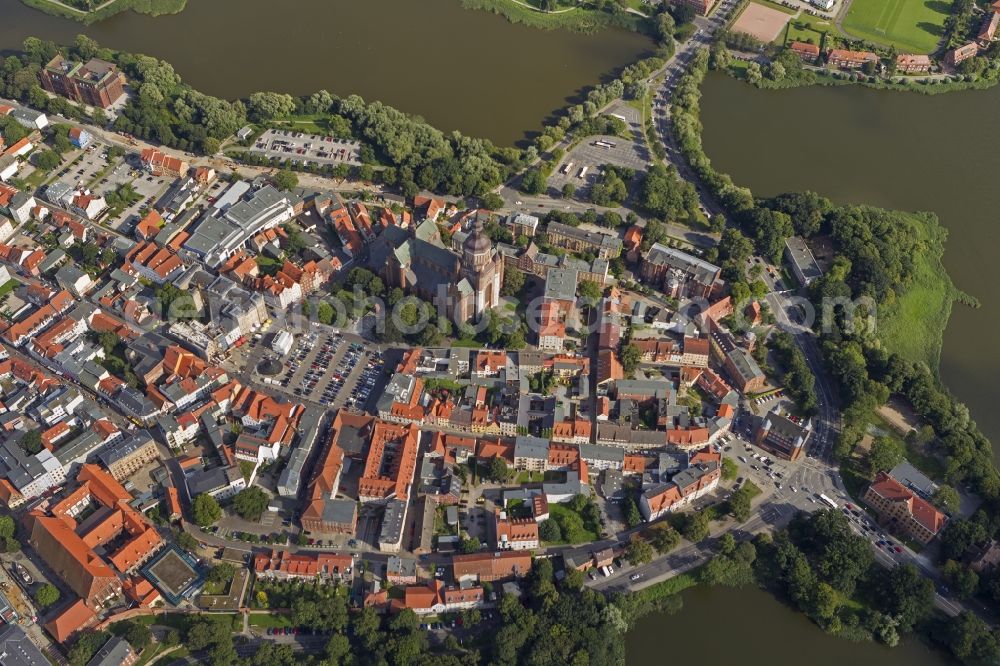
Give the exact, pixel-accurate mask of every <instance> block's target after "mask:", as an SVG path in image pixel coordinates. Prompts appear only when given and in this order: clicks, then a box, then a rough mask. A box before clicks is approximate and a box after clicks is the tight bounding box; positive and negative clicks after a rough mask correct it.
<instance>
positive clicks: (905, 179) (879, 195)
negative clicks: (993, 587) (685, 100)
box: [701, 74, 1000, 457]
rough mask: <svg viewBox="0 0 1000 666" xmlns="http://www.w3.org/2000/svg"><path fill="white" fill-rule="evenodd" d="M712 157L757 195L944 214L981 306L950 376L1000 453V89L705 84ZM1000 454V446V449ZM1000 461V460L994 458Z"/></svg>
mask: <svg viewBox="0 0 1000 666" xmlns="http://www.w3.org/2000/svg"><path fill="white" fill-rule="evenodd" d="M703 92H704V97H703V99H702V105H701V106H702V122H703V123H704V126H705V132H704V141H705V150H706V152H707V153H708V155H709V157H711V159H712V161H713V163H714V164H715V166H716V167H717V168H718V169H720V170H722V171H726V172H728V173H730V174H732V176H733V179H734V180H735V181H736V182H738V183H741V184H745V185H748V186H749V187H750V188H751V189H752V190H753V192H754V194H757V195H762V196H768V195H772V194H777V193H779V192H786V191H792V190H803V189H811V190H815V191H817V192H820V193H822V194H824V195H826V196H828V197H830V198H831V199H833V200H835V201H838V202H852V203H871V204H875V205H878V206H884V207H887V208H895V209H900V210H928V211H933V212H935V213H937V214H938V216H939V217H940V218H941V222H942V223H943V224H944V226H945V227H947V228H948V231H949V236H948V243H947V251H946V253H945V257H944V263H945V266H946V268H947V270H948V273H949V274H950V275H951V277H952V279H953V280H954V282H955V284H956V285H957V286H958V287H959V288H960V289H963V290H965V291H966V292H968V293H970V294H972V295H974V296H975V297H976V298H978V299H979V300H980V302H981V303H982V308H981V309H979V310H972V309H969V308H967V307H964V306H962V305H958V304H956V305H955V307H954V309H953V310H952V316H951V321H950V322H949V324H948V328H947V331H946V333H945V337H944V348H943V350H942V354H941V363H940V369H941V376H942V379H943V380H944V382H945V383H946V384H947V385H948V386H949V387H950V388H951V390H952V391H954V392H955V394H956V395H958V396H959V397H960V398H961V399H962V400H963V401H964V402H965V403H966V404H968V405H969V408H970V410H971V412H972V417H973V418H974V419H975V420H976V421H977V423H978V424H979V426H980V428H982V430H983V432H984V433H986V435H987V436H988V437H990V439H991V440H992V441H993V442H994V443H1000V410H997V409H996V407H995V403H993V400H994V399H995V397H996V396H997V395H1000V351H998V349H997V347H996V344H995V339H996V331H997V327H998V325H1000V290H998V289H997V285H1000V245H998V237H1000V230H998V226H997V222H998V218H1000V212H998V211H1000V187H997V178H998V173H1000V152H998V149H1000V137H998V135H997V134H996V132H994V131H993V123H994V122H995V120H996V117H997V112H998V111H1000V88H992V89H990V90H985V91H968V92H957V93H948V94H945V95H936V96H928V95H921V94H918V93H898V92H888V91H878V90H869V89H866V88H861V87H855V86H841V87H836V88H824V87H811V88H798V89H794V90H786V91H765V90H757V89H756V88H753V87H751V86H748V85H744V84H742V83H740V82H739V81H736V80H734V79H732V78H730V77H728V76H724V75H721V74H720V75H713V76H710V77H709V78H708V80H707V81H706V82H705V86H704V89H703ZM994 451H997V447H996V446H995V447H994ZM995 457H996V456H995Z"/></svg>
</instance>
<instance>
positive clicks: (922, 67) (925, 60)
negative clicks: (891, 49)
mask: <svg viewBox="0 0 1000 666" xmlns="http://www.w3.org/2000/svg"><path fill="white" fill-rule="evenodd" d="M930 69H931V59H930V56H926V55H920V54H916V53H900V54H899V55H898V56H896V71H897V72H903V73H905V74H926V73H927V72H929V71H930Z"/></svg>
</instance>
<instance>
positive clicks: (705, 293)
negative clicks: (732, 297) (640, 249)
mask: <svg viewBox="0 0 1000 666" xmlns="http://www.w3.org/2000/svg"><path fill="white" fill-rule="evenodd" d="M721 273H722V269H721V268H719V267H718V266H716V265H714V264H710V263H708V262H707V261H705V260H703V259H699V258H698V257H695V256H694V255H691V254H688V253H687V252H682V251H680V250H675V249H674V248H671V247H667V246H666V245H661V244H660V243H654V244H653V246H652V247H651V248H649V252H647V253H646V256H645V257H644V258H643V260H642V264H641V265H640V267H639V277H640V279H642V281H643V282H646V283H649V284H652V285H654V286H655V287H656V288H658V289H660V290H661V291H663V292H664V293H665V294H667V295H668V296H670V297H671V298H702V299H707V298H708V297H709V296H710V295H711V294H712V290H713V289H714V288H715V283H716V282H717V281H718V280H719V276H720V275H721Z"/></svg>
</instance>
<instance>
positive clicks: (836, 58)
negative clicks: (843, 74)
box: [827, 49, 878, 69]
mask: <svg viewBox="0 0 1000 666" xmlns="http://www.w3.org/2000/svg"><path fill="white" fill-rule="evenodd" d="M827 62H829V63H830V64H831V65H833V66H834V67H839V68H841V69H861V68H862V67H864V66H865V65H866V64H868V63H872V64H878V55H876V54H874V53H872V52H870V51H848V50H846V49H832V50H831V51H830V54H829V56H828V57H827Z"/></svg>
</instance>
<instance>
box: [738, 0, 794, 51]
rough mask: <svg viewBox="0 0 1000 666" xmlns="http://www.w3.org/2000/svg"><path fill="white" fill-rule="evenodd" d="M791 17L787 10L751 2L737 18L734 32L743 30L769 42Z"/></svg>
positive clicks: (775, 37)
mask: <svg viewBox="0 0 1000 666" xmlns="http://www.w3.org/2000/svg"><path fill="white" fill-rule="evenodd" d="M791 18H792V17H791V16H790V15H789V14H788V13H787V12H784V11H781V10H778V9H775V8H774V7H766V6H764V5H761V4H758V3H756V2H751V3H749V4H748V5H747V8H746V9H744V10H743V13H742V14H740V17H739V18H738V19H736V23H734V24H733V32H742V33H744V34H747V35H750V36H751V37H754V38H756V39H758V40H760V41H762V42H764V43H765V44H767V43H769V42H773V41H774V40H775V39H777V38H778V35H780V34H781V32H782V31H783V30H784V29H785V24H787V23H788V21H789V19H791Z"/></svg>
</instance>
